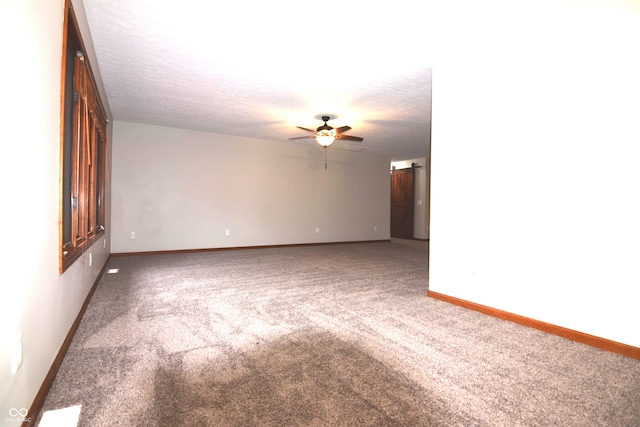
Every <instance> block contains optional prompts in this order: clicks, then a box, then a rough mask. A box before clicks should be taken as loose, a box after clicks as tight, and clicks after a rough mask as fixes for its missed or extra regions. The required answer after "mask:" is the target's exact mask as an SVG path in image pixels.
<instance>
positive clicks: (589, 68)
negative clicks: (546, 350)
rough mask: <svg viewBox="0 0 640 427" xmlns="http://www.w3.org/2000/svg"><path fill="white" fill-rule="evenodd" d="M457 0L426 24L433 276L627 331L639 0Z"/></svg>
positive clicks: (565, 317) (476, 297) (579, 321)
mask: <svg viewBox="0 0 640 427" xmlns="http://www.w3.org/2000/svg"><path fill="white" fill-rule="evenodd" d="M515 3H517V6H516V5H515ZM460 7H461V5H460V2H456V3H455V4H454V5H452V6H451V10H448V11H447V10H445V11H443V12H442V13H443V16H442V18H443V19H442V21H443V22H447V23H449V24H450V25H448V26H445V25H442V26H441V27H439V28H438V29H437V31H436V33H437V35H438V36H439V37H438V40H442V41H445V40H446V42H443V46H442V51H441V52H440V55H439V59H438V62H437V63H436V64H435V65H434V68H433V70H434V72H433V128H432V129H433V132H432V151H431V160H432V171H431V240H430V242H431V248H430V290H432V291H436V292H440V293H443V294H447V295H451V296H454V297H458V298H461V299H464V300H468V301H473V302H476V303H479V304H483V305H486V306H490V307H494V308H497V309H500V310H505V311H508V312H512V313H516V314H519V315H522V316H526V317H530V318H534V319H538V320H541V321H544V322H548V323H551V324H555V325H559V326H563V327H566V328H570V329H574V330H577V331H581V332H584V333H588V334H592V335H595V336H599V337H602V338H607V339H610V340H614V341H618V342H621V343H625V344H628V345H632V346H636V347H640V328H639V327H638V325H640V310H638V301H639V298H638V297H639V296H640V269H639V268H638V265H639V260H640V249H639V248H640V245H639V244H638V242H640V220H639V218H640V203H639V199H638V194H639V185H640V167H638V161H639V159H640V126H638V124H639V118H640V103H639V102H638V100H639V99H640V78H638V76H640V61H638V40H640V10H639V9H640V8H639V7H638V3H637V2H636V3H635V5H634V3H633V2H617V1H612V0H598V1H592V2H577V1H576V2H574V1H569V0H566V1H564V0H563V1H559V0H553V1H530V2H526V3H525V2H506V1H504V2H503V1H495V0H494V1H489V2H482V3H478V4H477V5H476V3H475V2H464V9H463V10H465V14H464V15H460V14H459V13H458V11H459V10H461V9H460ZM453 17H457V18H458V19H457V20H455V21H454V20H452V19H451V18H453ZM453 23H456V24H453Z"/></svg>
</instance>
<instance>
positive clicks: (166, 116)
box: [84, 0, 431, 160]
mask: <svg viewBox="0 0 640 427" xmlns="http://www.w3.org/2000/svg"><path fill="white" fill-rule="evenodd" d="M405 3H406V4H405ZM375 5H376V3H371V2H364V1H357V0H356V1H353V0H351V1H349V0H341V1H331V0H328V1H324V2H306V1H304V2H303V1H300V0H298V1H292V0H272V1H268V2H264V1H258V0H252V1H241V0H234V1H230V2H226V3H222V2H212V1H204V0H181V1H180V2H177V1H174V2H169V1H157V0H84V7H85V12H86V14H87V20H88V22H89V28H90V30H91V37H92V39H93V43H94V46H95V50H96V56H97V59H98V66H99V68H100V72H101V75H102V79H103V81H104V85H105V89H106V93H107V99H108V103H109V107H110V109H111V112H112V114H113V118H114V119H115V120H122V121H131V122H138V123H147V124H156V125H163V126H172V127H179V128H186V129H193V130H201V131H208V132H215V133H221V134H229V135H238V136H246V137H253V138H261V139H267V140H276V141H288V138H290V137H297V136H305V135H307V134H306V133H305V132H304V131H301V130H299V129H296V128H295V126H302V127H307V128H314V129H315V128H316V127H318V126H320V125H321V124H322V121H321V120H320V116H322V115H329V116H331V117H332V120H331V121H330V122H329V124H330V125H333V126H334V127H339V126H344V125H349V126H351V127H352V130H351V131H349V132H348V134H350V135H354V136H360V137H363V138H364V141H363V142H362V143H359V145H360V146H362V147H366V149H367V150H368V151H372V152H379V153H385V154H388V155H390V156H391V157H392V160H407V159H412V158H417V157H425V156H427V155H428V146H429V141H430V131H431V124H430V117H431V62H430V61H431V58H430V56H429V49H428V46H427V43H426V41H425V40H427V36H426V34H425V31H426V29H425V27H426V25H427V24H425V20H424V18H423V17H424V13H425V12H424V8H421V6H420V2H415V1H414V0H410V1H396V2H394V3H393V7H380V6H375ZM301 141H302V142H291V143H306V144H313V143H314V142H313V140H312V139H305V140H301ZM351 144H357V143H351ZM347 145H350V144H347ZM346 148H349V147H348V146H347V147H346Z"/></svg>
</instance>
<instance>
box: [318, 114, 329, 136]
mask: <svg viewBox="0 0 640 427" xmlns="http://www.w3.org/2000/svg"><path fill="white" fill-rule="evenodd" d="M329 119H330V117H329V116H322V120H323V121H324V124H323V125H322V126H320V127H318V132H322V131H323V130H333V128H332V127H331V126H329V125H328V124H327V122H328V121H329Z"/></svg>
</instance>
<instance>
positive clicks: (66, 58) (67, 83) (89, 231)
mask: <svg viewBox="0 0 640 427" xmlns="http://www.w3.org/2000/svg"><path fill="white" fill-rule="evenodd" d="M72 56H73V57H72ZM61 75H62V76H61V82H62V83H61V96H60V98H61V100H60V104H61V108H60V110H61V111H60V116H61V117H60V182H59V184H60V189H59V199H60V212H59V220H58V226H59V270H60V274H62V273H63V272H64V271H65V270H66V269H67V268H69V267H70V266H71V265H72V264H73V263H74V262H75V261H76V260H77V259H78V258H79V257H80V256H81V255H82V253H83V252H84V251H85V249H86V248H88V247H90V246H91V245H92V244H93V243H94V242H95V241H96V240H97V239H99V238H100V237H101V236H103V235H104V234H105V225H104V221H105V200H104V198H105V179H106V172H107V156H108V150H107V145H108V140H107V122H108V120H107V116H106V113H105V109H104V106H103V105H104V104H103V103H102V101H101V99H100V94H99V92H98V90H97V85H96V83H95V79H94V77H93V72H92V70H91V64H90V63H89V59H88V58H87V55H86V49H85V47H84V43H83V41H82V36H81V34H80V31H79V28H78V24H77V21H76V17H75V14H74V11H73V8H72V6H71V4H70V2H69V1H68V0H67V1H66V2H65V19H64V33H63V42H62V72H61Z"/></svg>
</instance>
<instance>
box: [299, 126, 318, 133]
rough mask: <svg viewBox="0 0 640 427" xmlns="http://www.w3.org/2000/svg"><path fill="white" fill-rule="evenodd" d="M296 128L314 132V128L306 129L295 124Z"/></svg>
mask: <svg viewBox="0 0 640 427" xmlns="http://www.w3.org/2000/svg"><path fill="white" fill-rule="evenodd" d="M296 127H297V128H298V129H302V130H306V131H307V132H313V133H316V131H315V130H311V129H307V128H303V127H302V126H296Z"/></svg>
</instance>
